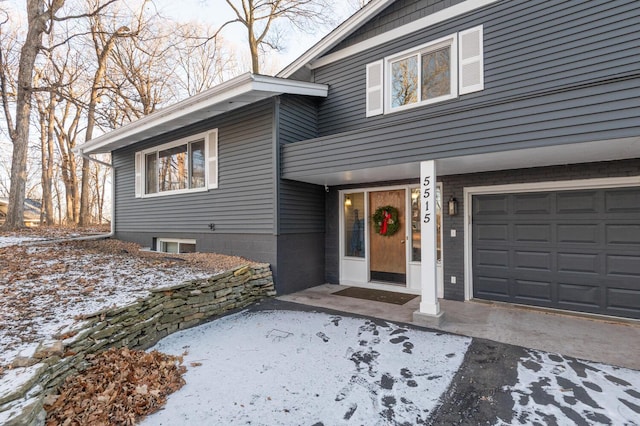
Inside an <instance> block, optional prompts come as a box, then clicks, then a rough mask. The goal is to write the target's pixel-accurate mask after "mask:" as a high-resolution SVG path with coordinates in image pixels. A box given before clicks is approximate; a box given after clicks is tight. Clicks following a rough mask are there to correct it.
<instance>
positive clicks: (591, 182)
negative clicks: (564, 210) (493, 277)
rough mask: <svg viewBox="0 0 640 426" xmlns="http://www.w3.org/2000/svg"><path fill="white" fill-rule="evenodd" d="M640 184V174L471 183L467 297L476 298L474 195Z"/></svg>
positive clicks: (466, 210) (467, 198)
mask: <svg viewBox="0 0 640 426" xmlns="http://www.w3.org/2000/svg"><path fill="white" fill-rule="evenodd" d="M633 186H640V176H628V177H612V178H594V179H576V180H563V181H546V182H530V183H514V184H506V185H490V186H470V187H465V188H464V190H463V193H464V195H463V199H464V204H463V213H462V214H463V215H464V300H472V299H473V267H472V261H473V259H472V254H471V253H472V249H473V247H472V245H473V239H472V237H473V235H472V229H473V228H472V226H471V223H472V219H473V218H472V198H473V196H474V195H482V194H509V193H521V192H547V191H571V190H577V189H602V188H625V187H633Z"/></svg>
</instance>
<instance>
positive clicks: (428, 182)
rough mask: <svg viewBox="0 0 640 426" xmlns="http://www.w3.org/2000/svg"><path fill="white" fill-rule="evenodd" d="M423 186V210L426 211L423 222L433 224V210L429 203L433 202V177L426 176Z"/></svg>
mask: <svg viewBox="0 0 640 426" xmlns="http://www.w3.org/2000/svg"><path fill="white" fill-rule="evenodd" d="M422 186H423V187H424V188H423V190H422V208H423V211H424V218H423V219H422V221H423V222H424V223H429V222H431V209H430V207H429V204H430V203H429V201H431V188H430V187H431V176H426V177H425V178H424V181H423V182H422Z"/></svg>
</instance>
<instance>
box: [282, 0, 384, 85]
mask: <svg viewBox="0 0 640 426" xmlns="http://www.w3.org/2000/svg"><path fill="white" fill-rule="evenodd" d="M394 1H395V0H372V1H370V2H369V3H368V4H367V5H365V6H364V7H363V8H362V9H360V10H358V11H357V12H356V13H354V14H353V15H351V16H350V17H349V18H347V20H346V21H344V22H343V23H342V24H340V25H339V26H338V27H337V28H336V29H334V30H333V31H331V32H329V34H327V35H326V36H324V37H323V38H322V40H320V41H319V42H318V43H316V44H314V45H313V46H312V47H311V48H310V49H309V50H307V51H306V52H305V53H303V54H302V55H301V56H300V57H298V59H296V60H295V61H293V62H292V63H291V64H289V65H287V66H286V67H285V68H284V69H283V70H282V71H280V72H279V73H277V74H276V77H282V78H288V77H290V76H291V75H293V74H294V73H295V72H296V71H298V70H299V69H301V68H303V67H304V66H306V65H307V64H309V63H310V62H312V61H313V60H314V59H315V58H317V57H318V56H320V55H323V54H324V53H326V52H327V51H329V50H330V49H332V48H333V47H335V46H336V45H337V44H338V43H340V42H341V41H342V40H344V39H345V38H347V37H348V36H350V35H351V34H352V33H353V32H354V31H356V30H357V29H358V28H360V27H361V26H362V25H363V24H364V23H366V22H368V20H369V18H371V17H372V16H375V15H376V14H378V13H379V12H381V11H382V10H383V9H385V8H386V7H387V6H389V5H390V4H392V3H393V2H394Z"/></svg>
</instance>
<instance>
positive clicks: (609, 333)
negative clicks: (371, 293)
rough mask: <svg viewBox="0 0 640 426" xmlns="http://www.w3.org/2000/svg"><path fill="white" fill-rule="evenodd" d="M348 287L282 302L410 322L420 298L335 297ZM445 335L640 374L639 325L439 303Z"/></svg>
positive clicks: (334, 287) (302, 294)
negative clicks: (402, 300)
mask: <svg viewBox="0 0 640 426" xmlns="http://www.w3.org/2000/svg"><path fill="white" fill-rule="evenodd" d="M344 288H346V287H345V286H339V285H333V284H325V285H321V286H318V287H313V288H310V289H307V290H303V291H300V292H298V293H294V294H290V295H285V296H280V297H279V299H281V300H285V301H290V302H295V303H301V304H304V305H311V306H318V307H323V308H329V309H335V310H339V311H344V312H351V313H355V314H360V315H368V316H372V317H377V318H383V319H386V320H390V321H398V322H405V323H412V320H413V312H414V311H416V310H418V306H419V303H420V298H419V297H416V298H415V299H413V300H411V301H409V302H407V303H405V304H404V305H393V304H389V303H382V302H373V301H369V300H362V299H355V298H351V297H344V296H336V295H333V294H332V293H335V292H336V291H339V290H341V289H344ZM440 304H441V309H442V310H443V311H444V313H445V318H444V321H443V322H442V324H441V325H440V326H439V327H437V328H438V329H440V330H442V331H447V332H451V333H457V334H461V335H465V336H471V337H479V338H484V339H489V340H493V341H496V342H501V343H508V344H512V345H518V346H523V347H526V348H531V349H539V350H543V351H547V352H552V353H554V352H555V353H560V354H564V355H568V356H573V357H576V358H581V359H585V360H590V361H596V362H602V363H605V364H611V365H616V366H619V367H627V368H632V369H635V370H640V321H629V322H617V321H614V320H606V319H594V318H583V317H579V316H573V315H568V314H562V313H555V312H547V311H540V310H536V309H528V308H522V307H516V306H508V305H502V304H491V303H481V302H456V301H452V300H440Z"/></svg>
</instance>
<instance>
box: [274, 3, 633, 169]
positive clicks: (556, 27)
mask: <svg viewBox="0 0 640 426" xmlns="http://www.w3.org/2000/svg"><path fill="white" fill-rule="evenodd" d="M639 21H640V3H639V2H636V1H616V2H603V1H587V2H543V1H527V2H512V1H509V2H498V3H495V4H493V5H491V6H488V7H486V8H483V9H480V10H477V11H475V12H472V13H469V14H466V15H464V16H460V17H457V18H455V19H451V20H449V21H447V22H444V23H442V24H440V25H437V26H435V27H433V28H428V29H425V30H423V31H420V32H418V33H415V34H411V35H408V36H406V37H404V38H402V39H398V40H395V41H393V42H389V43H386V44H385V45H383V46H379V47H377V48H374V49H370V50H368V51H366V52H362V53H359V54H355V55H352V56H351V57H349V58H347V59H344V60H341V61H339V62H337V63H333V64H330V65H327V66H325V67H322V68H320V69H317V70H315V81H316V82H320V83H326V84H329V85H330V91H329V97H328V98H327V99H326V100H325V101H323V102H322V103H321V105H320V109H319V114H318V126H319V135H320V137H319V138H317V139H312V140H307V141H303V142H300V143H296V144H291V145H288V146H286V147H284V151H283V158H282V169H283V173H284V177H289V178H300V177H301V176H304V175H313V174H314V173H321V172H322V171H323V170H327V169H331V170H333V171H340V170H347V169H352V168H353V163H354V158H356V157H357V158H358V163H357V168H366V167H375V166H383V165H392V164H401V163H406V162H415V161H419V160H425V159H433V158H446V157H452V156H457V155H464V154H475V153H485V152H487V153H490V152H497V151H503V150H511V149H519V148H528V147H541V146H551V145H557V144H565V143H575V142H588V141H595V140H605V139H615V138H625V137H630V136H635V135H637V134H638V132H639V130H640V122H639V121H638V120H637V117H638V116H639V115H640V102H638V99H640V65H639V64H638V62H637V57H638V55H640V32H639V31H637V22H639ZM480 24H483V25H484V60H485V68H484V69H485V89H484V90H483V91H481V92H476V93H473V94H470V95H462V96H460V97H459V98H457V99H454V100H450V101H445V102H441V103H437V104H431V105H428V106H424V107H418V108H413V109H410V110H405V111H402V112H397V113H392V114H386V115H384V116H377V117H372V118H369V119H367V118H366V117H365V110H364V105H365V66H366V64H367V63H369V62H372V61H374V60H377V59H381V58H383V57H385V56H387V55H389V54H392V53H395V52H399V51H402V50H405V49H407V48H409V47H411V46H417V45H420V44H423V43H425V42H428V41H429V40H434V39H437V38H439V37H442V36H445V35H448V34H452V33H454V32H456V31H458V30H462V29H466V28H470V27H473V26H476V25H480Z"/></svg>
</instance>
